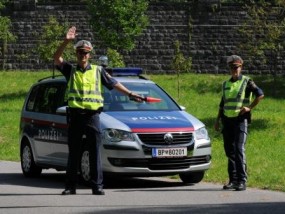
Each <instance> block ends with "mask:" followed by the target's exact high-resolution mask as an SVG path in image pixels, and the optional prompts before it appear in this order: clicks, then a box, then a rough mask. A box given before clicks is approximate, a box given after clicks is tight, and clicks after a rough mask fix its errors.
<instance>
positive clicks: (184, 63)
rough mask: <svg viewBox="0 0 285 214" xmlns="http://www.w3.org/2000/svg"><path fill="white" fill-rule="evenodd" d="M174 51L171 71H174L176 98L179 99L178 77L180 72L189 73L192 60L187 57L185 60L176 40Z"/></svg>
mask: <svg viewBox="0 0 285 214" xmlns="http://www.w3.org/2000/svg"><path fill="white" fill-rule="evenodd" d="M174 46H175V50H174V57H173V60H172V65H171V67H172V69H173V70H175V72H176V75H177V94H178V98H180V78H179V75H180V73H181V72H189V71H191V66H192V58H191V57H189V58H188V59H186V58H185V57H184V55H183V53H182V52H181V50H180V46H181V44H180V42H179V41H178V40H176V41H175V42H174Z"/></svg>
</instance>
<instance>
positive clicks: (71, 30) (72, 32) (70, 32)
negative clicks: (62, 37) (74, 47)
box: [66, 26, 77, 40]
mask: <svg viewBox="0 0 285 214" xmlns="http://www.w3.org/2000/svg"><path fill="white" fill-rule="evenodd" d="M76 36H77V34H76V27H74V26H72V27H71V28H69V30H68V31H67V33H66V40H74V39H75V37H76Z"/></svg>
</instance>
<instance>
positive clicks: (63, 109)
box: [56, 106, 67, 115]
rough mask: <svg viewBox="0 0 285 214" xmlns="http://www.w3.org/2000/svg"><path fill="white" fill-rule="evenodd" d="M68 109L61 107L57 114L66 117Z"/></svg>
mask: <svg viewBox="0 0 285 214" xmlns="http://www.w3.org/2000/svg"><path fill="white" fill-rule="evenodd" d="M66 108H67V106H61V107H59V108H57V109H56V114H59V115H66Z"/></svg>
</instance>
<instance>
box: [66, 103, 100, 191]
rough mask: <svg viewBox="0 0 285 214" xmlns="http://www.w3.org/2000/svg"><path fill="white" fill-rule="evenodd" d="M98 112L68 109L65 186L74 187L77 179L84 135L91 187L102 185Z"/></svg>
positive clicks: (96, 187) (95, 187)
mask: <svg viewBox="0 0 285 214" xmlns="http://www.w3.org/2000/svg"><path fill="white" fill-rule="evenodd" d="M99 114H100V113H99V112H97V111H90V110H81V109H72V108H70V109H69V118H68V120H69V129H68V148H69V156H68V163H67V171H66V188H67V189H73V188H74V189H75V188H76V184H77V179H78V174H77V172H78V169H79V165H80V162H81V161H80V158H81V152H82V147H83V141H82V137H83V135H86V143H87V146H88V148H89V164H90V176H91V187H92V189H98V188H102V187H103V184H102V183H103V173H102V165H101V154H100V145H101V132H100V118H99Z"/></svg>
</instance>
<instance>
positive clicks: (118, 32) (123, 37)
mask: <svg viewBox="0 0 285 214" xmlns="http://www.w3.org/2000/svg"><path fill="white" fill-rule="evenodd" d="M87 3H88V9H89V13H90V16H91V20H90V23H91V27H92V29H93V31H94V32H95V33H94V35H95V37H97V38H98V40H100V41H102V42H103V46H105V47H108V48H109V49H113V50H115V51H117V52H118V53H120V52H121V51H123V50H125V51H130V50H133V49H134V47H135V39H136V38H137V37H138V36H139V35H140V34H141V33H142V32H143V30H144V29H145V28H146V26H147V25H148V17H147V15H146V11H147V8H148V1H146V0H140V1H136V0H100V1H98V0H87Z"/></svg>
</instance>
